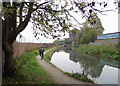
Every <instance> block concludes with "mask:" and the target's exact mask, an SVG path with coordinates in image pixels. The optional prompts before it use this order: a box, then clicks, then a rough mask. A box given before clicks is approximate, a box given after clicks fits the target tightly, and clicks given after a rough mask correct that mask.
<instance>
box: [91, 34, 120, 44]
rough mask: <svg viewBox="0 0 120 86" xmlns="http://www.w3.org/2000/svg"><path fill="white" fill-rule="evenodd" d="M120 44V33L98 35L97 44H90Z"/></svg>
mask: <svg viewBox="0 0 120 86" xmlns="http://www.w3.org/2000/svg"><path fill="white" fill-rule="evenodd" d="M119 42H120V32H116V33H108V34H102V35H98V36H97V37H96V40H95V42H93V43H90V44H96V45H101V44H104V45H117V44H118V43H119Z"/></svg>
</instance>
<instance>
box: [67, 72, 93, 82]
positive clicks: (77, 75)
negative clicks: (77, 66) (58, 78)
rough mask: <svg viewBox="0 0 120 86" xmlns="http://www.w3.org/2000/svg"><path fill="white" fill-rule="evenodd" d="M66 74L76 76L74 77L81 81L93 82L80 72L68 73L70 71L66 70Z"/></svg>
mask: <svg viewBox="0 0 120 86" xmlns="http://www.w3.org/2000/svg"><path fill="white" fill-rule="evenodd" d="M65 74H67V75H68V76H71V77H74V78H76V79H78V80H81V81H85V82H91V83H93V81H92V80H90V79H89V78H87V76H85V75H82V74H79V73H68V72H65Z"/></svg>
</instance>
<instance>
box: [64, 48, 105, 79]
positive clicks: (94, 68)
mask: <svg viewBox="0 0 120 86" xmlns="http://www.w3.org/2000/svg"><path fill="white" fill-rule="evenodd" d="M65 51H66V52H67V53H70V60H72V61H74V62H78V61H79V63H80V64H81V65H82V67H83V71H84V73H85V74H86V75H91V76H92V78H97V77H99V76H100V74H101V72H102V68H103V67H104V65H103V64H100V63H99V59H98V58H94V57H90V56H89V57H88V56H85V55H81V54H78V53H76V52H75V51H74V50H65Z"/></svg>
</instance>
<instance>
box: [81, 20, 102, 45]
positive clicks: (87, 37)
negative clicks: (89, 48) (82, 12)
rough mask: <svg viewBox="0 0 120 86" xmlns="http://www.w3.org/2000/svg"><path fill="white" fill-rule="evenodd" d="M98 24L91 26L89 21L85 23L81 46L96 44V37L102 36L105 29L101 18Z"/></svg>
mask: <svg viewBox="0 0 120 86" xmlns="http://www.w3.org/2000/svg"><path fill="white" fill-rule="evenodd" d="M95 20H96V23H95V24H91V23H89V21H88V20H86V22H85V23H84V25H83V27H82V28H81V32H82V37H81V39H80V43H81V44H88V43H90V42H94V40H95V37H96V36H97V35H99V34H102V33H103V31H104V28H103V26H102V23H101V21H100V19H99V18H96V19H95Z"/></svg>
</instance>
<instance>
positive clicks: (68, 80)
mask: <svg viewBox="0 0 120 86" xmlns="http://www.w3.org/2000/svg"><path fill="white" fill-rule="evenodd" d="M51 50H54V48H53V49H51ZM51 50H48V51H51ZM48 51H46V52H45V54H46V53H47V52H48ZM36 59H37V61H38V63H39V64H40V65H41V66H42V68H43V69H44V70H45V71H47V72H48V73H49V75H50V76H51V78H52V79H53V80H55V81H56V83H57V84H91V83H88V82H83V81H80V80H77V79H75V78H73V77H69V76H68V75H66V74H64V73H63V72H62V71H61V70H60V69H58V68H56V67H54V66H52V65H50V64H49V62H46V61H45V60H41V59H40V56H37V57H36Z"/></svg>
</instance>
